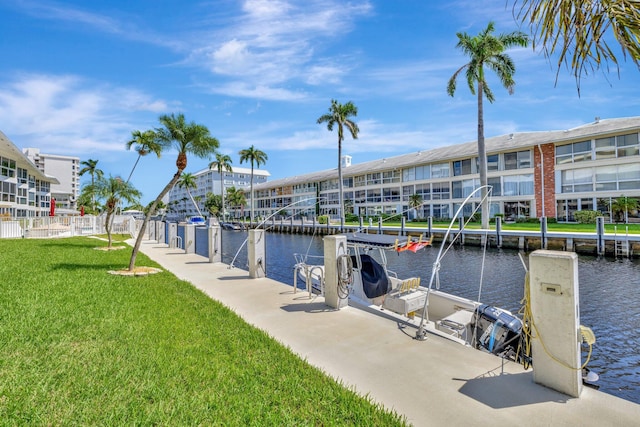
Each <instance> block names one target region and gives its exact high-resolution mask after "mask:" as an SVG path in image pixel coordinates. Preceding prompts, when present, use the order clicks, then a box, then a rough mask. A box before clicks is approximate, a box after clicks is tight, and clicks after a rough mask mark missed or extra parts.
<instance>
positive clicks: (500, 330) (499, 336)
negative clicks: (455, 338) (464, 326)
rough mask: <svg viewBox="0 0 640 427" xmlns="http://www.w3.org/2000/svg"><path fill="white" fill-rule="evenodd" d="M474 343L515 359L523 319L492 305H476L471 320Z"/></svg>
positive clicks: (475, 345)
mask: <svg viewBox="0 0 640 427" xmlns="http://www.w3.org/2000/svg"><path fill="white" fill-rule="evenodd" d="M471 330H472V333H473V340H472V345H473V346H474V347H475V348H483V349H485V350H487V351H488V352H489V353H493V354H496V355H503V356H506V357H508V358H510V359H515V358H516V355H517V349H518V343H519V342H520V334H521V333H522V321H521V320H520V319H519V318H517V317H515V316H513V315H512V314H511V313H509V312H507V311H504V310H500V309H499V308H496V307H492V306H490V305H486V304H481V305H479V306H478V307H476V310H475V312H474V313H473V318H472V320H471Z"/></svg>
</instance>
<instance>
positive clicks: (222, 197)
mask: <svg viewBox="0 0 640 427" xmlns="http://www.w3.org/2000/svg"><path fill="white" fill-rule="evenodd" d="M220 200H221V202H222V207H221V208H220V210H221V211H222V221H221V222H224V180H223V179H222V171H220Z"/></svg>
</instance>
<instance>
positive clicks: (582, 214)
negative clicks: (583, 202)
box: [573, 210, 598, 224]
mask: <svg viewBox="0 0 640 427" xmlns="http://www.w3.org/2000/svg"><path fill="white" fill-rule="evenodd" d="M573 217H574V218H575V219H576V221H578V223H579V224H595V223H596V218H597V217H598V212H597V211H590V210H583V211H577V212H576V213H574V214H573Z"/></svg>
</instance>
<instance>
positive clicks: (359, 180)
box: [353, 175, 367, 187]
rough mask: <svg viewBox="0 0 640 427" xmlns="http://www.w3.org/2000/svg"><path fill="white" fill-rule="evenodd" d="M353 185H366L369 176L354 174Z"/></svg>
mask: <svg viewBox="0 0 640 427" xmlns="http://www.w3.org/2000/svg"><path fill="white" fill-rule="evenodd" d="M353 185H354V186H355V187H364V186H365V185H367V177H366V176H365V175H359V176H354V177H353Z"/></svg>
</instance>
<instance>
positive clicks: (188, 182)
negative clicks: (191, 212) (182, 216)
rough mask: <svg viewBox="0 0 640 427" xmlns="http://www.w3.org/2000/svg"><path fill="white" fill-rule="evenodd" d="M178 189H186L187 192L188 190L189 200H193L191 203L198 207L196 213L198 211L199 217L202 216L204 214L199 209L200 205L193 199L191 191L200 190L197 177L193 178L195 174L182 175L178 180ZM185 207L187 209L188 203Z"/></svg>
mask: <svg viewBox="0 0 640 427" xmlns="http://www.w3.org/2000/svg"><path fill="white" fill-rule="evenodd" d="M178 187H180V188H184V189H185V190H187V196H189V199H191V203H193V206H195V207H196V211H198V215H200V216H202V213H201V212H200V208H198V204H197V203H196V201H195V200H194V199H193V196H192V195H191V191H190V190H191V189H192V188H193V189H194V190H195V189H196V188H198V183H197V182H196V177H195V176H193V174H191V173H188V172H184V173H183V174H182V175H180V179H179V180H178ZM185 200H186V198H185ZM184 207H185V209H186V208H187V205H186V203H185V206H184Z"/></svg>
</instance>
